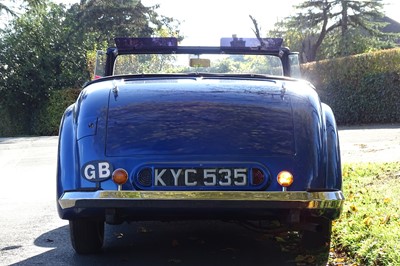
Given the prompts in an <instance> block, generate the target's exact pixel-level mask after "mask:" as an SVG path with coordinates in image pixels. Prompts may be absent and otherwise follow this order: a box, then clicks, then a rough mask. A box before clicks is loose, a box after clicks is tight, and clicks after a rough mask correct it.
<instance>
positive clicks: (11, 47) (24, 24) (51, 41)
mask: <svg viewBox="0 0 400 266" xmlns="http://www.w3.org/2000/svg"><path fill="white" fill-rule="evenodd" d="M29 3H32V6H31V7H30V8H29V9H27V11H26V12H24V13H23V14H20V15H19V16H15V17H14V19H13V20H12V21H11V22H10V23H9V25H8V26H7V27H6V28H5V29H4V30H2V31H1V34H0V93H1V95H2V97H0V109H2V110H6V111H7V113H9V114H12V119H13V123H15V124H16V125H18V127H19V128H18V129H17V132H24V133H25V134H26V133H32V128H33V124H34V121H35V115H36V114H37V113H38V112H40V109H41V108H42V107H43V106H44V105H45V103H46V102H47V101H48V99H49V95H50V93H51V92H52V91H55V90H60V89H65V88H79V87H81V86H82V85H83V84H84V83H85V82H86V81H88V80H89V79H90V73H89V69H90V68H89V65H90V60H92V61H93V60H94V58H91V55H92V54H94V51H96V50H97V49H102V48H106V47H107V46H109V45H114V44H113V39H114V37H118V36H141V37H150V36H160V35H165V34H168V35H173V36H176V37H178V38H180V36H179V29H178V26H179V22H178V21H176V20H174V19H173V18H169V17H164V16H161V15H159V14H158V13H157V8H158V6H153V7H145V6H143V5H142V4H141V2H139V1H137V0H126V1H117V2H110V1H105V0H90V1H81V3H78V4H74V5H72V6H71V7H70V8H68V9H67V8H66V7H65V6H64V5H62V4H61V5H57V4H54V3H52V2H50V1H46V0H41V1H29ZM33 3H36V4H33ZM38 3H40V4H38ZM3 11H4V9H3ZM0 111H1V110H0Z"/></svg>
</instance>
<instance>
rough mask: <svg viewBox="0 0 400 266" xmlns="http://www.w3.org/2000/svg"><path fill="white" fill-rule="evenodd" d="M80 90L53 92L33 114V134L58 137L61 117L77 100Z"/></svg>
mask: <svg viewBox="0 0 400 266" xmlns="http://www.w3.org/2000/svg"><path fill="white" fill-rule="evenodd" d="M80 91H81V90H80V89H64V90H57V91H53V92H52V93H51V94H50V98H49V101H48V102H47V103H46V104H45V105H43V106H42V108H41V109H40V110H39V111H38V112H36V113H35V114H34V116H35V119H34V121H33V133H34V134H35V135H40V136H51V135H58V130H59V126H60V122H61V118H62V115H63V113H64V111H65V109H66V108H67V107H68V106H69V105H71V104H72V103H74V102H75V101H76V99H77V98H78V95H79V93H80Z"/></svg>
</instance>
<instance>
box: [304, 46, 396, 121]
mask: <svg viewBox="0 0 400 266" xmlns="http://www.w3.org/2000/svg"><path fill="white" fill-rule="evenodd" d="M302 73H303V77H304V78H305V79H307V80H308V81H310V82H311V83H313V84H314V85H315V87H316V89H317V91H318V93H319V95H320V97H321V101H323V102H325V103H326V104H328V105H329V106H330V107H331V108H332V109H333V112H334V113H335V116H336V120H337V123H338V124H342V125H343V124H346V125H357V124H382V123H399V122H400V48H396V49H390V50H383V51H379V52H374V53H367V54H361V55H356V56H350V57H345V58H338V59H334V60H324V61H319V62H313V63H308V64H304V65H302Z"/></svg>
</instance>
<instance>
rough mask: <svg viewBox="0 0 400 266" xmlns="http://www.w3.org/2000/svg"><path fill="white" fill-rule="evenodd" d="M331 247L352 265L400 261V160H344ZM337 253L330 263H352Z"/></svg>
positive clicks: (390, 263)
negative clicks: (341, 199)
mask: <svg viewBox="0 0 400 266" xmlns="http://www.w3.org/2000/svg"><path fill="white" fill-rule="evenodd" d="M343 191H344V194H345V197H346V201H345V204H344V207H343V212H342V215H341V217H340V219H338V220H336V221H334V226H333V234H332V248H333V249H334V250H335V253H336V254H344V256H345V257H348V258H351V260H352V261H354V264H353V265H400V204H399V203H400V162H397V163H379V164H372V163H363V164H345V165H344V166H343ZM345 261H347V259H344V258H343V257H342V258H341V257H337V256H336V257H335V258H331V259H330V263H329V264H330V265H352V264H351V263H350V264H349V263H346V262H345Z"/></svg>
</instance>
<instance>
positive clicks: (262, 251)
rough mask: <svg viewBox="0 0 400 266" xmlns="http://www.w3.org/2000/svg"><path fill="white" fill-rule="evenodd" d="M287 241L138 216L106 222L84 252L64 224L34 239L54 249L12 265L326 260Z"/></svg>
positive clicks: (219, 225)
mask: <svg viewBox="0 0 400 266" xmlns="http://www.w3.org/2000/svg"><path fill="white" fill-rule="evenodd" d="M285 241H288V242H285ZM289 241H290V240H285V239H284V238H283V237H276V235H275V236H272V235H267V234H263V233H259V232H254V231H250V230H248V229H246V228H243V227H241V226H239V225H237V224H233V223H224V222H220V221H186V222H135V223H130V224H127V223H125V224H122V225H118V226H111V225H107V226H106V232H105V245H104V247H103V250H102V252H101V253H100V254H97V255H85V256H82V255H78V254H76V253H75V252H74V250H73V249H72V247H71V244H70V240H69V229H68V226H64V227H60V228H57V229H55V230H52V231H49V232H47V233H45V234H42V235H41V236H39V237H38V238H37V239H36V240H35V245H37V246H39V247H45V248H52V249H51V250H49V251H47V252H44V253H42V254H40V255H37V256H34V257H31V258H29V259H27V260H25V261H21V262H19V263H17V264H14V265H36V264H41V265H50V264H51V265H54V264H56V265H146V266H147V265H219V266H221V265H325V264H326V262H325V264H319V263H316V261H315V259H312V260H310V257H307V255H305V254H299V253H298V251H297V250H296V249H295V248H293V249H292V248H291V247H293V245H291V244H292V243H290V242H289ZM291 249H292V250H291ZM299 257H300V260H299ZM302 259H303V261H301V260H302ZM304 259H308V262H310V263H307V260H304Z"/></svg>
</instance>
